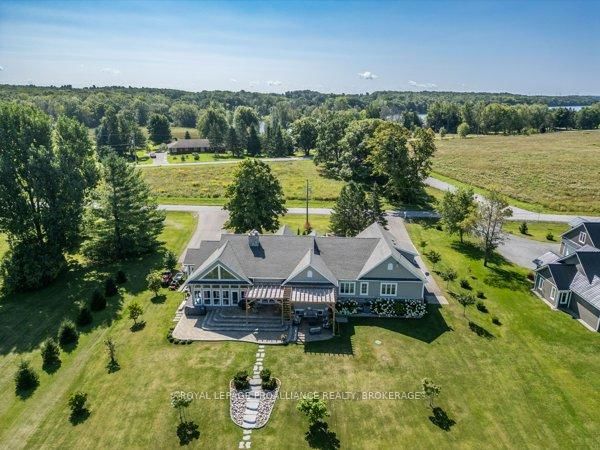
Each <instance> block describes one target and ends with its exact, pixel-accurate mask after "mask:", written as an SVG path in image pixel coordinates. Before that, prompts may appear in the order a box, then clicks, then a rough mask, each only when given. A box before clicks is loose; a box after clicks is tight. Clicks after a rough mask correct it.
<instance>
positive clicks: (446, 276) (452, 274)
mask: <svg viewBox="0 0 600 450" xmlns="http://www.w3.org/2000/svg"><path fill="white" fill-rule="evenodd" d="M440 276H441V277H442V280H444V281H445V282H446V289H448V288H449V287H450V283H452V282H453V281H454V280H456V278H457V277H458V274H457V273H456V270H454V269H453V268H452V267H448V268H447V269H446V270H444V271H443V272H442V273H441V274H440Z"/></svg>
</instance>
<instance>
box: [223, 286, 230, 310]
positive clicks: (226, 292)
mask: <svg viewBox="0 0 600 450" xmlns="http://www.w3.org/2000/svg"><path fill="white" fill-rule="evenodd" d="M223 305H225V306H229V290H227V289H224V290H223Z"/></svg>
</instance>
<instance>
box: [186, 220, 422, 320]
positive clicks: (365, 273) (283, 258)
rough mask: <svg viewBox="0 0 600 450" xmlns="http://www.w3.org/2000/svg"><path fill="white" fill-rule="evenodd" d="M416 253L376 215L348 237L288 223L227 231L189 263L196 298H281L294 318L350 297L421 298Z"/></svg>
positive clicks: (227, 301)
mask: <svg viewBox="0 0 600 450" xmlns="http://www.w3.org/2000/svg"><path fill="white" fill-rule="evenodd" d="M415 255H416V254H415V253H414V252H412V251H411V250H408V249H404V248H401V247H399V246H398V243H397V242H395V241H394V239H393V237H392V235H391V234H390V233H389V232H388V231H386V230H385V229H384V228H382V227H381V226H380V225H378V224H376V223H374V224H373V225H371V226H369V227H368V228H366V229H365V230H364V231H362V232H361V233H360V234H359V235H358V236H356V237H349V238H347V237H317V236H298V235H295V234H293V232H292V231H291V230H290V229H289V228H287V227H283V228H282V229H281V230H280V231H279V232H278V233H277V234H273V235H261V234H259V233H258V232H256V231H253V232H251V233H249V234H248V235H245V234H222V235H221V238H220V240H218V241H202V242H201V244H200V247H199V248H193V249H188V251H187V253H186V255H185V258H184V263H183V264H184V267H185V270H186V272H187V274H188V278H187V280H186V282H185V285H186V286H187V287H188V288H189V290H190V293H191V296H192V300H193V303H194V304H195V305H207V306H214V307H227V306H235V305H237V304H238V302H239V301H240V300H246V301H259V302H266V303H275V302H279V303H281V304H282V305H283V308H282V309H283V310H286V309H287V311H286V312H285V314H286V315H287V316H288V318H289V317H291V315H292V314H296V315H298V316H302V315H304V314H306V313H308V312H309V311H312V312H311V314H314V313H317V314H318V315H324V314H325V313H327V310H328V309H333V310H334V309H335V303H336V302H337V301H338V300H344V299H352V300H356V301H357V302H358V303H359V304H360V305H367V304H368V303H369V301H370V300H372V299H382V298H383V299H392V300H394V301H403V300H423V299H424V290H425V288H424V285H425V276H424V274H423V273H422V272H421V270H420V269H419V268H418V266H417V264H416V263H415V261H414V257H415ZM286 305H287V306H286ZM282 314H283V313H282Z"/></svg>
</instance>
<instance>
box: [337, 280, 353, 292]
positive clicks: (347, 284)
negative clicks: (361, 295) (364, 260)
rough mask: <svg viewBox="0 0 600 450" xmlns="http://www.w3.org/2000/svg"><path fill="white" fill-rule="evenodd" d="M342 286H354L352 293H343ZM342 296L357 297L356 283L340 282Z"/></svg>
mask: <svg viewBox="0 0 600 450" xmlns="http://www.w3.org/2000/svg"><path fill="white" fill-rule="evenodd" d="M342 285H344V286H352V289H350V290H351V291H352V292H342ZM340 295H356V283H355V282H354V281H340Z"/></svg>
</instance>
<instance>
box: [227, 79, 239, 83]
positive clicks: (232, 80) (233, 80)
mask: <svg viewBox="0 0 600 450" xmlns="http://www.w3.org/2000/svg"><path fill="white" fill-rule="evenodd" d="M229 81H231V82H232V83H237V80H236V79H235V78H230V79H229Z"/></svg>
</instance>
